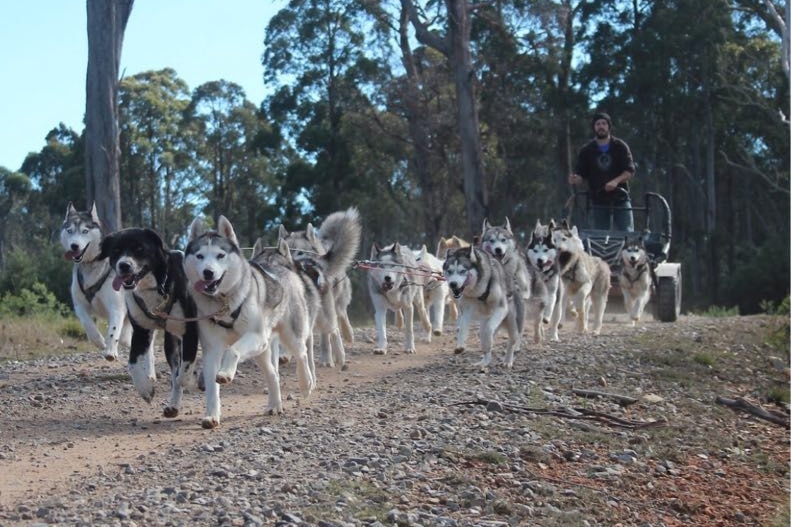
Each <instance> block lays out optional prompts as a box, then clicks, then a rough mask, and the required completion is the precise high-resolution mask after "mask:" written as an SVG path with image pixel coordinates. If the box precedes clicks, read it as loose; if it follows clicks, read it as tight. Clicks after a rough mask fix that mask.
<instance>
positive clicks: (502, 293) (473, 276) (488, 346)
mask: <svg viewBox="0 0 791 527" xmlns="http://www.w3.org/2000/svg"><path fill="white" fill-rule="evenodd" d="M443 273H444V275H445V280H446V281H447V282H448V287H450V291H451V293H452V294H453V296H454V298H456V299H457V300H458V302H459V309H460V311H461V313H460V315H459V323H458V329H457V333H456V348H455V350H454V352H455V353H457V354H459V353H463V352H464V349H465V345H466V342H467V336H468V334H469V331H470V326H471V325H472V323H473V321H475V320H480V321H481V324H480V328H479V337H480V341H481V350H482V351H483V358H482V359H481V360H480V361H479V362H477V363H476V364H475V366H478V367H481V368H485V367H487V366H489V364H491V362H492V345H493V344H494V335H495V332H496V331H497V329H498V328H499V327H500V326H501V325H503V326H505V328H506V329H507V330H508V339H509V340H508V346H507V349H506V355H505V359H504V361H503V362H504V365H505V366H506V367H507V368H511V367H513V364H514V354H515V353H516V352H518V351H519V348H520V347H521V343H522V332H521V327H520V324H519V319H520V317H521V315H520V313H519V311H518V309H517V302H516V300H517V299H518V298H519V297H520V295H519V294H518V292H517V291H515V286H514V281H513V280H512V279H510V278H509V277H508V276H507V275H506V272H505V269H504V268H503V265H502V264H501V263H500V261H499V260H497V259H496V258H495V257H493V256H492V255H490V254H489V253H488V252H486V251H484V250H482V249H478V248H477V247H465V248H462V249H451V250H450V251H448V255H447V258H445V263H444V264H443Z"/></svg>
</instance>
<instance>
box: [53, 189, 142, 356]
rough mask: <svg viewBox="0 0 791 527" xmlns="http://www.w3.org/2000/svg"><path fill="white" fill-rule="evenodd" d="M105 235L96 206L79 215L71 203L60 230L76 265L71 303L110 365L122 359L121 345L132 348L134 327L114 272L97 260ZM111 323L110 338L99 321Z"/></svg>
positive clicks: (67, 254)
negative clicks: (102, 330)
mask: <svg viewBox="0 0 791 527" xmlns="http://www.w3.org/2000/svg"><path fill="white" fill-rule="evenodd" d="M104 235H105V230H104V227H103V226H102V223H101V221H100V220H99V215H98V214H97V212H96V204H95V203H94V204H93V205H92V206H91V210H89V211H77V209H76V208H75V207H74V204H73V203H71V202H69V205H68V207H66V218H65V219H64V220H63V225H61V228H60V243H61V245H62V246H63V250H64V251H66V252H65V253H64V255H63V256H64V258H66V259H67V260H71V261H72V262H74V266H73V269H72V274H71V300H72V303H73V304H74V313H75V314H76V315H77V318H78V319H79V320H80V323H81V324H82V327H83V328H84V329H85V332H86V333H87V335H88V339H89V340H90V341H91V342H92V343H93V344H94V345H95V346H96V347H97V348H99V349H100V350H102V355H103V356H104V358H105V359H107V360H108V361H114V360H117V359H118V344H119V343H120V344H121V345H123V346H125V347H127V348H128V347H130V346H131V342H132V326H131V324H130V323H129V319H128V318H127V316H126V307H125V306H124V297H123V295H122V294H121V293H119V292H118V291H115V290H114V289H113V287H112V278H111V275H112V268H111V267H110V264H109V263H107V262H106V261H102V260H97V256H98V255H99V251H100V250H99V246H100V244H101V243H102V238H103V237H104ZM96 317H99V318H104V319H106V320H107V334H106V335H102V334H101V332H100V331H99V329H98V327H97V326H96V321H95V318H96Z"/></svg>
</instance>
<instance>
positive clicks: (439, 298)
mask: <svg viewBox="0 0 791 527" xmlns="http://www.w3.org/2000/svg"><path fill="white" fill-rule="evenodd" d="M412 253H413V254H414V255H415V261H416V262H417V266H418V267H419V268H420V269H422V270H424V272H425V274H426V275H427V276H426V278H427V280H426V282H425V286H424V287H423V303H424V305H425V306H427V307H426V309H427V310H428V315H429V320H430V321H431V333H433V334H434V335H436V336H440V335H442V331H443V328H444V325H445V305H446V304H447V305H454V306H455V304H453V301H452V300H451V296H450V289H449V288H448V283H447V282H445V278H444V277H443V275H442V263H443V261H442V260H440V259H439V258H437V257H436V256H434V255H433V254H431V253H430V252H428V249H427V248H426V245H425V244H423V246H422V247H421V248H420V249H413V250H412ZM429 339H430V337H429ZM429 342H430V340H429Z"/></svg>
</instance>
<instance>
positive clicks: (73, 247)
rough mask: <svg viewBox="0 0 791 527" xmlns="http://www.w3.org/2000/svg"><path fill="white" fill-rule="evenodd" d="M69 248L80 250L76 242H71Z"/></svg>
mask: <svg viewBox="0 0 791 527" xmlns="http://www.w3.org/2000/svg"><path fill="white" fill-rule="evenodd" d="M71 250H72V251H79V250H80V246H79V245H77V244H76V243H72V244H71Z"/></svg>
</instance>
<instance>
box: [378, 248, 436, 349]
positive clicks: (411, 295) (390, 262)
mask: <svg viewBox="0 0 791 527" xmlns="http://www.w3.org/2000/svg"><path fill="white" fill-rule="evenodd" d="M371 260H372V261H373V262H374V263H373V266H374V268H373V269H372V270H371V271H370V272H369V273H368V294H369V295H370V296H371V302H372V303H373V305H374V322H375V325H376V347H375V348H374V353H375V354H377V355H384V354H386V353H387V327H386V320H387V311H388V310H391V311H393V312H395V313H396V314H398V312H399V311H402V313H403V319H404V333H405V335H404V351H406V352H407V353H415V352H416V351H417V350H416V349H415V334H414V330H413V326H414V320H413V319H414V314H415V309H417V314H418V317H419V318H420V321H421V323H422V324H423V328H424V329H425V330H426V332H427V333H428V334H429V335H430V334H431V321H430V320H429V318H428V313H426V306H425V302H424V300H423V291H422V288H423V287H424V286H425V284H426V281H427V277H426V275H425V273H420V272H416V270H417V261H416V260H415V255H414V254H413V253H412V251H411V250H410V249H409V248H408V247H407V246H405V245H401V244H399V243H398V242H395V243H392V244H390V245H388V246H386V247H380V246H379V245H378V244H376V243H374V244H373V245H372V246H371Z"/></svg>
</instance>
